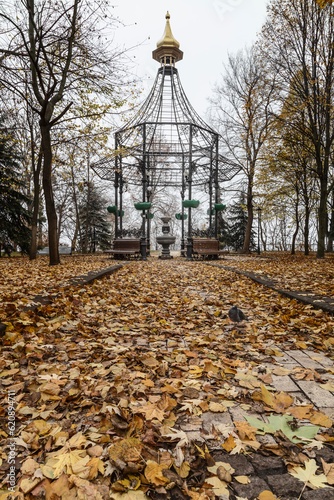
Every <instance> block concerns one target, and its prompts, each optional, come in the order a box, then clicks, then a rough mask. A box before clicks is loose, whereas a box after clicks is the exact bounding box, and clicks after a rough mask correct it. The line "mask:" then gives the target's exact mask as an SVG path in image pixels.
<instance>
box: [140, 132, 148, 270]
mask: <svg viewBox="0 0 334 500" xmlns="http://www.w3.org/2000/svg"><path fill="white" fill-rule="evenodd" d="M142 184H143V203H145V200H146V187H147V186H146V184H147V175H146V124H144V125H143V161H142ZM142 215H143V221H142V222H143V223H142V237H141V240H140V253H141V258H142V260H147V255H146V245H147V242H146V231H145V230H146V221H145V218H146V210H143V214H142Z"/></svg>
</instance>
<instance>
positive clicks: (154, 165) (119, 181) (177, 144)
mask: <svg viewBox="0 0 334 500" xmlns="http://www.w3.org/2000/svg"><path fill="white" fill-rule="evenodd" d="M169 18H170V16H169V14H168V13H167V16H166V19H167V23H166V28H165V33H164V36H163V38H162V40H161V41H160V42H158V44H157V49H156V50H155V51H153V57H154V59H156V60H158V61H160V64H161V67H160V68H159V70H158V73H157V76H156V79H155V82H154V85H153V88H152V90H151V92H150V94H149V95H148V97H147V99H146V100H145V102H144V103H143V105H142V106H141V107H140V109H139V111H138V112H137V113H136V114H135V115H134V117H133V118H132V120H130V121H129V122H128V123H127V124H126V125H125V126H124V127H122V128H121V129H120V130H118V131H117V132H116V133H115V158H114V161H113V163H111V160H110V159H102V160H100V161H99V162H96V163H95V164H94V165H93V166H92V168H93V169H94V171H95V172H96V173H97V174H98V175H99V177H100V178H102V179H105V180H109V181H113V183H114V186H115V205H116V206H117V208H118V209H119V211H120V217H119V219H120V220H119V221H118V216H117V213H116V215H115V225H116V235H118V234H121V231H122V215H121V214H122V195H123V187H124V184H125V183H126V184H127V185H128V186H131V185H133V186H142V193H143V196H142V201H143V202H145V201H149V196H150V195H149V187H150V186H160V187H166V188H168V187H171V188H179V189H180V194H181V198H182V200H184V197H185V193H187V194H188V199H189V200H190V199H191V197H192V188H193V187H199V188H200V189H201V186H206V190H207V192H208V193H209V200H210V201H209V203H210V206H209V209H210V230H211V228H212V217H214V218H215V231H214V234H215V236H216V237H217V214H215V215H211V214H214V210H212V209H213V206H214V203H219V185H220V184H221V183H222V182H225V181H228V180H231V179H232V178H233V177H234V176H235V175H236V173H238V171H239V170H240V168H239V167H238V166H237V165H236V164H233V163H232V162H230V161H229V160H227V159H226V158H225V157H224V156H223V155H221V154H220V153H219V138H220V136H219V134H218V133H217V132H216V131H215V130H214V129H213V128H211V127H210V126H209V125H207V124H206V123H205V121H204V120H203V119H202V118H201V117H200V116H199V115H198V114H197V113H196V111H195V110H194V108H193V107H192V106H191V104H190V102H189V100H188V98H187V96H186V94H185V92H184V90H183V87H182V85H181V81H180V78H179V73H178V70H177V69H176V68H175V62H177V61H179V60H180V59H182V57H183V53H182V51H181V50H180V49H179V43H178V42H177V41H176V40H175V38H174V37H173V35H172V32H171V29H170V25H169ZM183 213H184V210H183V209H182V214H183ZM118 222H119V225H118ZM118 228H120V231H118ZM182 232H183V233H184V227H183V224H182ZM143 233H144V235H145V224H144V223H143ZM183 236H184V235H183ZM188 239H189V240H190V239H191V208H189V209H188ZM189 252H190V250H189Z"/></svg>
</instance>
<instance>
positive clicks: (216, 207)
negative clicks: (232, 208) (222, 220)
mask: <svg viewBox="0 0 334 500" xmlns="http://www.w3.org/2000/svg"><path fill="white" fill-rule="evenodd" d="M225 208H226V205H223V204H222V203H215V209H216V210H217V212H221V211H222V210H225Z"/></svg>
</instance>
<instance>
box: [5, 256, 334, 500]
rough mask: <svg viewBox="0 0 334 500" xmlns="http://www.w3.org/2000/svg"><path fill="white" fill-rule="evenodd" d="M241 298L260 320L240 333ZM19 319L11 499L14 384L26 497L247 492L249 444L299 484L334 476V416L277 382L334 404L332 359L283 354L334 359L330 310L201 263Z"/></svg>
mask: <svg viewBox="0 0 334 500" xmlns="http://www.w3.org/2000/svg"><path fill="white" fill-rule="evenodd" d="M107 265H110V261H107ZM98 267H103V266H98ZM55 269H56V268H55ZM52 272H53V269H52ZM54 272H55V273H56V272H57V271H54ZM78 274H82V270H80V273H78ZM72 276H73V275H72ZM64 277H65V275H62V278H61V280H63V279H64ZM20 300H21V299H20ZM235 303H237V304H238V305H239V307H241V308H242V310H243V311H244V312H245V313H246V315H247V316H248V322H247V323H245V324H244V325H239V326H238V327H234V326H233V325H232V324H231V323H230V321H229V320H228V317H227V311H228V309H229V308H230V307H231V305H232V304H235ZM11 314H12V315H11V318H10V322H9V324H8V328H7V331H6V334H5V337H4V338H3V348H2V352H1V357H0V383H1V389H2V400H1V407H0V412H1V413H0V415H1V421H2V430H1V431H0V436H1V441H0V447H1V449H2V452H1V455H0V463H1V467H0V481H1V483H0V488H2V490H1V492H0V499H1V500H3V499H5V498H8V489H7V487H6V481H7V476H8V471H9V461H10V457H11V456H12V455H10V449H8V442H10V432H9V427H8V396H7V395H8V393H9V394H13V393H15V418H16V420H15V423H16V436H17V439H16V442H15V452H16V453H17V455H16V457H15V458H16V471H17V474H16V484H17V497H18V498H21V499H23V498H24V499H28V500H29V499H32V498H46V499H50V500H51V499H52V500H54V499H58V498H61V499H64V500H65V499H66V500H72V499H73V500H74V499H77V498H78V499H89V500H90V499H106V498H113V499H115V500H117V499H124V500H126V499H129V500H131V499H132V500H140V499H146V498H154V499H160V498H161V499H167V498H171V499H174V498H175V499H187V498H191V499H195V500H205V499H208V498H224V499H225V498H230V499H237V498H247V497H246V496H245V495H243V496H242V497H240V496H238V494H237V491H238V485H240V484H241V485H243V484H244V485H246V486H247V483H249V481H250V478H249V477H248V475H247V474H241V475H240V474H239V475H236V474H235V471H234V469H233V468H232V467H231V466H230V465H229V463H228V457H229V456H231V455H237V454H246V456H247V454H248V453H253V452H256V453H257V454H264V455H266V456H280V457H282V459H283V460H284V462H285V464H286V466H287V467H288V470H289V474H290V475H292V476H295V477H296V478H297V480H298V481H299V482H300V492H302V490H303V491H305V492H307V491H311V488H319V489H320V488H324V487H326V490H327V489H328V487H329V485H332V484H334V478H333V474H334V472H333V471H334V464H333V463H332V462H334V459H333V460H331V461H329V462H326V461H325V462H324V463H323V464H322V465H321V466H319V461H317V462H316V460H315V458H316V451H317V450H319V449H322V448H328V449H329V450H331V446H332V443H333V440H334V437H333V431H332V423H333V422H332V420H331V418H330V417H331V415H330V412H327V414H326V412H325V411H319V408H316V407H315V406H314V405H313V404H310V403H309V402H308V404H306V403H305V401H303V399H302V398H301V399H298V398H295V397H292V396H290V395H289V394H288V393H285V392H278V391H276V390H275V388H274V385H273V377H274V376H284V375H287V374H289V376H290V377H291V379H296V380H307V381H314V382H315V383H316V384H318V385H319V387H320V388H321V389H322V390H325V391H327V392H328V394H329V397H332V398H333V394H332V393H333V392H334V376H333V375H334V369H333V363H331V362H329V363H328V364H327V366H326V369H323V370H320V371H317V370H316V369H312V368H309V369H306V368H305V369H300V367H299V369H296V370H295V369H294V368H293V367H286V366H284V365H283V364H282V363H280V359H281V358H282V353H283V352H286V351H289V350H290V349H293V350H295V349H301V350H308V352H309V351H312V350H314V351H316V352H318V353H319V355H320V354H321V353H325V354H326V356H328V357H329V358H331V359H333V355H334V335H333V331H334V321H333V318H332V317H330V316H329V315H327V314H326V313H323V312H322V311H317V310H315V309H313V308H312V307H311V306H304V305H302V304H300V303H297V302H295V301H291V300H288V299H286V298H284V297H282V296H279V295H278V294H275V293H273V292H272V291H270V290H268V289H266V288H265V287H262V286H260V285H258V284H256V283H253V282H252V281H250V280H249V279H247V278H244V277H240V276H236V275H235V274H233V273H231V272H228V271H225V270H222V269H219V268H214V267H211V266H207V265H206V264H205V263H203V262H184V261H181V260H179V261H177V260H175V261H158V260H150V261H149V262H130V263H128V264H127V265H126V266H124V267H123V268H122V269H121V270H119V271H118V272H116V273H115V274H113V275H111V276H110V277H109V278H105V279H103V280H100V281H96V282H94V283H93V284H92V285H86V286H82V287H79V288H74V287H72V288H69V289H66V290H64V291H63V292H62V295H61V296H60V297H58V298H57V299H56V300H55V302H54V303H53V304H52V305H48V306H44V307H41V308H39V309H38V310H37V311H35V312H31V313H29V312H25V313H22V312H21V313H19V311H17V313H15V312H12V313H11ZM328 413H329V414H328ZM245 417H246V418H247V419H246V420H245ZM217 453H219V457H220V458H219V460H218V459H216V458H215V457H217ZM222 456H223V457H226V459H225V460H222V459H221V457H222ZM270 495H271V496H270ZM253 498H254V497H253ZM274 498H276V497H275V496H274V495H273V493H270V492H269V491H263V492H261V494H260V496H259V499H260V500H273V499H274ZM319 498H321V497H319ZM328 498H330V497H328ZM281 500H282V499H281ZM283 500H285V499H283Z"/></svg>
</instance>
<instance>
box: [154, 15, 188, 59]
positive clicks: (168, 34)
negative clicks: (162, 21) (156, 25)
mask: <svg viewBox="0 0 334 500" xmlns="http://www.w3.org/2000/svg"><path fill="white" fill-rule="evenodd" d="M169 20H170V14H169V12H168V11H167V14H166V27H165V31H164V34H163V35H162V38H161V40H159V41H158V43H157V48H156V49H155V50H154V51H153V53H152V55H153V59H155V60H156V61H160V62H161V64H162V65H164V66H165V65H167V66H174V64H175V63H176V62H177V61H180V60H181V59H182V58H183V52H182V50H180V49H179V47H180V44H179V42H178V41H177V40H176V39H175V38H174V36H173V33H172V29H171V27H170V23H169Z"/></svg>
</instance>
